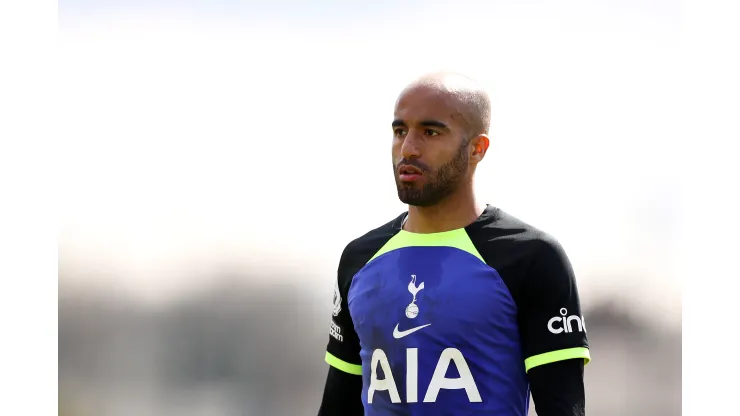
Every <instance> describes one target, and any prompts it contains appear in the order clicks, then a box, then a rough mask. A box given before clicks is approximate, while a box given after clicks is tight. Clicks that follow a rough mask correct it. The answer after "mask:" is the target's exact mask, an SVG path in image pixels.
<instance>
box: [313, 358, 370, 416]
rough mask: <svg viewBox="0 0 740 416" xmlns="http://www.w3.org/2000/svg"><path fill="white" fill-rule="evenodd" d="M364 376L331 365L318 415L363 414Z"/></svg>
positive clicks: (347, 415)
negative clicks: (361, 397)
mask: <svg viewBox="0 0 740 416" xmlns="http://www.w3.org/2000/svg"><path fill="white" fill-rule="evenodd" d="M360 394H362V377H360V376H356V375H354V374H349V373H345V372H344V371H341V370H338V369H336V368H334V367H329V374H328V375H327V376H326V386H325V387H324V396H323V397H322V399H321V407H320V408H319V413H318V416H363V414H364V409H363V407H362V400H361V399H360Z"/></svg>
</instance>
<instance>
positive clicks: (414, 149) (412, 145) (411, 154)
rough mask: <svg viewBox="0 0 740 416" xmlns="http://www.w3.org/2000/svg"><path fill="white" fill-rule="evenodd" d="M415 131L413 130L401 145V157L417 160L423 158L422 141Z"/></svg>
mask: <svg viewBox="0 0 740 416" xmlns="http://www.w3.org/2000/svg"><path fill="white" fill-rule="evenodd" d="M414 130H415V129H411V131H409V132H408V133H407V134H406V137H404V139H403V144H401V156H402V157H403V158H404V159H415V158H418V157H420V156H421V141H420V139H419V137H418V134H416V133H415V132H414Z"/></svg>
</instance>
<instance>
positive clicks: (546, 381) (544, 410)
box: [528, 359, 586, 416]
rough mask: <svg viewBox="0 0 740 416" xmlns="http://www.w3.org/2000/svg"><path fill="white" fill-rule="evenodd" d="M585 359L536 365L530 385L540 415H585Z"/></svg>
mask: <svg viewBox="0 0 740 416" xmlns="http://www.w3.org/2000/svg"><path fill="white" fill-rule="evenodd" d="M583 366H584V364H583V360H581V359H570V360H565V361H558V362H554V363H550V364H547V365H541V366H538V367H534V368H532V369H531V370H530V371H529V373H528V375H529V385H530V390H531V391H532V398H533V399H534V409H535V411H536V412H537V416H585V414H586V411H585V409H586V393H585V389H584V386H583Z"/></svg>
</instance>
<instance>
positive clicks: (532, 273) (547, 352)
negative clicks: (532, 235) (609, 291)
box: [519, 237, 591, 373]
mask: <svg viewBox="0 0 740 416" xmlns="http://www.w3.org/2000/svg"><path fill="white" fill-rule="evenodd" d="M537 245H538V246H537V248H536V249H535V251H534V254H533V256H532V258H531V262H530V264H529V266H528V268H527V271H526V272H525V276H524V280H523V282H522V291H521V299H520V302H519V326H520V333H521V339H522V349H523V352H524V359H525V360H524V363H525V368H526V370H527V372H528V373H529V372H530V371H531V370H532V369H533V368H536V367H539V366H543V365H546V364H550V363H554V362H558V361H563V360H570V359H577V360H581V361H582V363H583V364H586V363H588V362H589V361H590V359H591V357H590V353H589V346H588V339H587V337H586V326H585V321H584V317H583V312H582V310H581V302H580V298H579V295H578V287H577V284H576V278H575V275H574V273H573V268H572V266H571V264H570V261H569V260H568V257H567V255H566V254H565V251H564V250H563V248H562V246H561V245H560V243H558V242H557V241H556V240H555V239H553V238H551V237H546V238H543V239H542V240H538V241H537Z"/></svg>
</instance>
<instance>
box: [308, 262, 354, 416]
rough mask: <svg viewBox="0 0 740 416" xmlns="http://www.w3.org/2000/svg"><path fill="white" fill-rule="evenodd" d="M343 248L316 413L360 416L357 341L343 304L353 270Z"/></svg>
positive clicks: (347, 311) (349, 317) (325, 415)
mask: <svg viewBox="0 0 740 416" xmlns="http://www.w3.org/2000/svg"><path fill="white" fill-rule="evenodd" d="M346 251H347V250H346V249H345V253H343V254H342V260H341V261H340V262H339V271H338V276H337V280H336V282H335V286H334V302H333V305H334V309H333V311H332V318H331V322H330V328H329V335H330V336H329V343H328V345H327V347H326V358H325V360H326V362H327V363H328V364H329V366H330V367H329V374H328V375H327V377H326V385H325V386H324V395H323V398H322V400H321V406H320V408H319V413H318V415H319V416H362V415H363V414H364V410H363V406H362V399H361V394H362V360H361V359H360V340H359V338H358V337H357V334H356V333H355V330H354V324H353V323H352V316H350V313H349V307H348V305H347V293H348V292H349V286H350V283H351V282H352V277H353V275H354V273H353V272H351V270H349V267H348V266H347V263H348V261H347V256H346V254H347V253H346Z"/></svg>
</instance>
